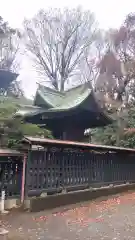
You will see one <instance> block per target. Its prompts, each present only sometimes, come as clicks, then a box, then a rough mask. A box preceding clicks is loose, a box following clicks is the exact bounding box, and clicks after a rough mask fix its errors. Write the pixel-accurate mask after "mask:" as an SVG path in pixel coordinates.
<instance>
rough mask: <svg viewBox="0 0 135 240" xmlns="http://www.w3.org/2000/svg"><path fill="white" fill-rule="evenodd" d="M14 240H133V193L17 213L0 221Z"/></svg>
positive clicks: (134, 205)
mask: <svg viewBox="0 0 135 240" xmlns="http://www.w3.org/2000/svg"><path fill="white" fill-rule="evenodd" d="M1 224H2V226H4V227H5V228H6V229H7V230H9V232H10V235H12V236H14V237H13V239H14V240H17V239H18V238H15V236H21V237H22V239H25V240H27V239H33V240H37V239H45V240H86V239H87V240H112V239H113V240H119V239H120V240H131V239H132V240H133V239H134V240H135V193H125V194H123V195H121V196H117V197H115V198H111V199H108V200H106V201H103V200H101V199H100V200H97V201H93V202H89V203H88V202H87V203H84V204H83V205H82V204H81V205H78V206H76V207H71V206H70V209H69V210H65V209H63V208H62V209H61V210H59V211H57V212H55V213H54V212H53V213H51V212H40V213H18V212H13V213H10V214H9V215H7V216H3V217H2V218H1Z"/></svg>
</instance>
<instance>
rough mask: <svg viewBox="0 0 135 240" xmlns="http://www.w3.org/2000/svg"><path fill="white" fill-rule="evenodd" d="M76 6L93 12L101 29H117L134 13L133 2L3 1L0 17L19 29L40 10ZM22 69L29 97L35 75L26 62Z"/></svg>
mask: <svg viewBox="0 0 135 240" xmlns="http://www.w3.org/2000/svg"><path fill="white" fill-rule="evenodd" d="M48 2H49V4H48ZM78 5H80V6H82V7H83V8H84V9H85V10H91V11H92V12H94V13H95V16H96V19H97V21H98V22H99V26H100V27H101V28H103V29H108V28H117V27H119V26H120V25H121V23H122V22H123V20H124V18H125V16H126V15H127V14H128V13H130V12H135V0H124V1H123V0H113V1H109V0H64V1H62V0H49V1H45V0H22V1H20V0H4V1H3V2H2V4H1V7H0V15H1V16H2V17H3V18H4V20H6V21H8V22H9V24H10V26H12V27H15V28H16V27H17V28H19V27H21V26H22V22H23V19H24V18H31V17H32V16H33V15H34V14H36V13H37V12H38V10H39V9H41V8H48V7H55V8H56V7H60V8H63V7H69V8H72V7H76V6H78ZM22 68H23V70H22V71H21V75H20V79H21V80H22V81H23V87H24V89H25V92H26V95H27V96H31V95H33V94H34V93H35V90H36V80H35V79H34V80H33V78H35V75H34V73H31V72H30V71H29V66H28V62H23V64H22Z"/></svg>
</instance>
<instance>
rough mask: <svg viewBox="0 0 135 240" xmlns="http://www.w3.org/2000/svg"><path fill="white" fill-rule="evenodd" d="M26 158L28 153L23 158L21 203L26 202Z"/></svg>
mask: <svg viewBox="0 0 135 240" xmlns="http://www.w3.org/2000/svg"><path fill="white" fill-rule="evenodd" d="M26 160H27V154H24V158H23V172H22V189H21V203H23V202H24V189H25V173H26Z"/></svg>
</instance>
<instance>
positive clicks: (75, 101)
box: [16, 85, 91, 116]
mask: <svg viewBox="0 0 135 240" xmlns="http://www.w3.org/2000/svg"><path fill="white" fill-rule="evenodd" d="M90 93H91V89H90V88H88V86H86V85H81V86H79V87H76V88H73V89H70V90H68V91H65V92H62V93H60V92H58V91H55V90H53V89H50V88H46V87H44V86H42V85H40V86H39V88H38V90H37V93H36V96H35V99H34V105H35V106H24V107H23V108H22V109H20V110H19V111H18V112H17V113H16V115H21V116H28V115H35V114H39V113H43V112H58V111H66V110H69V109H73V108H76V107H77V106H79V105H80V104H82V102H83V101H84V100H85V99H87V97H88V96H89V95H90Z"/></svg>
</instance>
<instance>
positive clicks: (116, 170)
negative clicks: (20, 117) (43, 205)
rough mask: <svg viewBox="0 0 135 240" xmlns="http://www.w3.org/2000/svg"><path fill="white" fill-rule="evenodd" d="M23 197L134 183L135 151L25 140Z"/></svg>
mask: <svg viewBox="0 0 135 240" xmlns="http://www.w3.org/2000/svg"><path fill="white" fill-rule="evenodd" d="M27 140H29V143H30V144H31V146H32V144H37V145H39V144H40V146H41V145H42V148H39V149H37V148H38V147H36V149H32V148H30V149H29V152H28V160H27V171H26V182H25V194H26V196H33V195H34V196H35V195H36V196H38V195H40V194H41V193H44V192H46V193H48V194H50V193H56V192H60V191H62V190H64V191H71V190H72V191H73V190H77V189H85V188H90V187H94V186H104V185H108V184H123V183H126V182H135V151H134V149H124V148H115V147H105V146H95V145H90V144H81V143H78V144H77V143H72V142H64V141H54V140H46V139H44V141H43V140H42V141H39V139H35V138H34V139H33V138H28V139H27Z"/></svg>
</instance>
